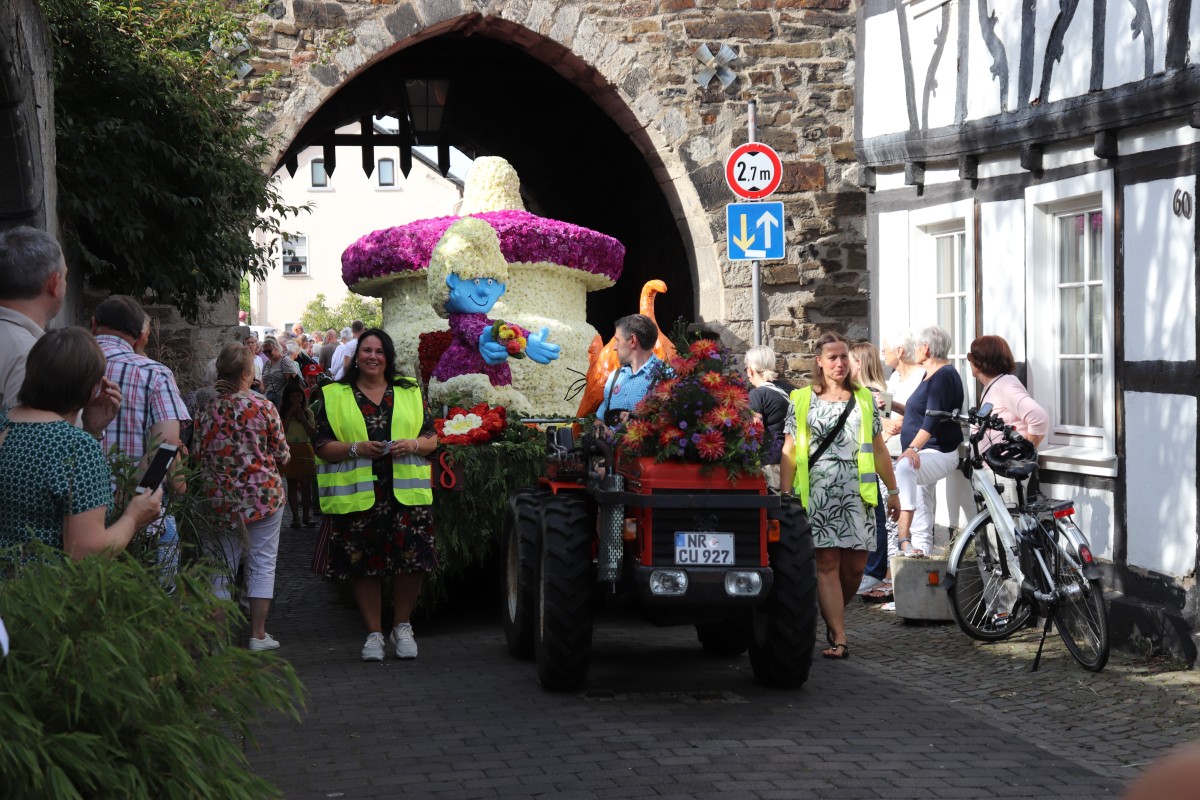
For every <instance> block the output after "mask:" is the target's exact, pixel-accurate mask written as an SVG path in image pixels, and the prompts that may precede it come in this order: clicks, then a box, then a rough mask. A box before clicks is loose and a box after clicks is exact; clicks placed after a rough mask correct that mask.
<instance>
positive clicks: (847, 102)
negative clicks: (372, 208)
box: [244, 0, 866, 368]
mask: <svg viewBox="0 0 1200 800" xmlns="http://www.w3.org/2000/svg"><path fill="white" fill-rule="evenodd" d="M839 4H840V0H825V2H824V3H823V10H821V11H811V10H804V9H802V8H800V7H799V6H803V5H804V4H803V3H801V4H799V6H797V4H796V3H794V2H791V3H789V2H779V3H769V4H767V5H768V6H770V9H769V10H766V11H740V10H739V11H723V10H714V9H699V8H695V6H696V5H698V4H697V3H695V2H693V0H663V1H662V2H649V1H648V0H637V1H636V2H625V3H619V4H618V3H595V2H592V3H586V2H576V1H575V0H562V1H561V2H547V1H544V0H538V1H536V2H531V1H530V0H490V1H488V0H475V2H471V0H408V1H407V2H406V0H371V2H370V3H369V4H368V3H366V2H350V1H349V0H343V2H314V1H313V0H290V1H288V0H278V2H275V3H273V4H272V5H271V7H270V8H269V11H268V14H269V16H268V17H262V18H259V24H257V25H256V26H255V27H254V28H252V30H253V32H254V34H255V35H256V36H258V37H259V40H260V44H261V46H262V53H261V59H259V60H255V61H254V62H252V64H251V65H252V66H253V67H255V69H256V73H257V74H263V73H265V72H268V71H271V70H276V71H278V72H279V73H280V74H281V75H282V76H283V77H282V78H281V79H280V80H279V81H278V82H277V83H276V84H275V85H274V86H272V87H271V88H268V89H266V90H264V91H262V92H261V93H260V92H249V93H247V95H245V97H244V99H245V100H246V102H247V103H248V104H250V105H252V106H257V108H255V109H254V111H253V113H254V114H256V115H257V116H258V117H259V118H260V120H261V121H262V123H263V127H264V129H265V130H266V131H267V132H268V133H269V134H271V135H272V136H273V137H274V138H275V140H276V141H277V142H278V143H279V144H278V150H277V154H276V163H275V164H274V165H270V166H273V167H275V168H278V167H279V166H282V165H284V164H286V163H287V161H288V160H289V157H290V154H291V153H292V152H296V151H298V150H300V149H302V148H304V147H307V146H312V145H314V144H320V143H321V140H322V137H324V136H326V135H328V134H330V133H332V131H334V130H335V129H336V128H337V127H338V126H344V125H345V124H347V123H348V122H353V121H356V120H360V119H361V118H363V117H364V116H368V115H370V114H373V113H389V111H395V110H400V109H402V108H404V107H405V106H404V104H406V103H408V104H411V103H412V102H413V99H412V98H411V97H409V96H408V95H410V94H412V83H413V82H416V81H424V82H426V84H423V85H429V83H428V82H434V81H436V82H444V83H439V84H438V86H439V91H440V94H438V95H437V97H436V98H435V100H434V102H433V103H432V105H433V106H434V107H433V108H431V109H429V110H430V111H431V112H433V113H434V114H435V115H436V117H438V118H439V120H440V122H439V123H438V124H437V125H436V126H435V127H433V128H432V129H431V130H428V131H424V132H421V131H412V132H410V133H411V135H412V141H415V142H416V143H418V144H436V143H439V142H441V143H445V144H449V145H453V146H456V147H459V148H460V149H463V150H464V151H467V152H473V153H475V154H477V155H500V156H503V157H504V158H506V159H508V160H509V161H510V162H511V163H512V164H513V165H514V167H516V169H517V171H518V173H519V174H520V176H521V179H522V185H523V189H524V191H525V193H526V195H527V197H526V200H527V203H528V204H529V206H530V210H531V211H535V212H537V213H539V214H542V215H544V216H549V217H554V218H558V219H563V220H567V221H570V222H574V223H577V224H580V225H584V226H586V227H589V228H593V229H596V230H600V231H603V232H605V233H608V234H610V235H612V236H615V237H617V238H618V239H620V240H621V241H622V242H623V243H624V244H625V245H626V246H627V248H628V255H627V261H626V269H625V274H624V277H623V278H622V280H621V281H620V282H619V283H618V285H617V286H616V287H614V288H613V289H610V290H606V291H603V292H596V293H594V294H593V295H592V296H591V297H589V306H588V316H589V318H590V321H591V322H592V323H593V324H595V325H596V326H597V327H598V328H600V329H601V331H602V332H604V333H606V334H607V333H608V329H607V328H608V326H609V324H610V323H611V320H612V319H613V318H615V317H616V316H620V315H622V314H626V313H631V312H632V311H634V310H636V308H637V294H638V291H639V289H640V287H641V284H642V282H643V281H645V280H647V279H650V278H662V279H664V280H665V281H666V282H667V283H668V284H669V286H670V292H669V293H668V294H667V295H663V296H661V297H660V298H659V299H658V318H659V320H660V322H662V323H663V324H664V326H665V325H666V324H669V322H670V321H671V320H673V319H674V318H675V317H677V316H685V317H688V318H690V319H695V320H699V321H703V322H705V323H706V324H708V325H709V326H710V327H714V328H717V329H719V330H721V331H723V332H724V333H726V334H727V335H728V337H729V338H730V340H731V342H735V341H736V342H740V343H748V342H749V341H750V340H751V338H752V331H751V327H752V326H751V319H752V303H751V293H750V280H749V268H748V265H746V264H745V263H734V264H730V263H728V262H727V261H726V260H725V256H724V249H725V242H724V239H725V230H724V228H725V221H724V204H725V203H727V202H730V201H731V200H733V199H734V198H733V197H732V195H730V193H729V191H728V189H727V188H726V186H725V181H724V176H723V160H724V157H725V155H726V154H727V153H728V152H729V150H731V149H732V147H734V146H736V145H737V144H740V143H742V142H743V141H745V137H746V131H745V113H744V108H745V104H744V98H746V97H749V96H751V92H753V94H754V95H755V96H757V97H758V98H759V107H760V125H762V127H761V128H760V137H759V138H760V139H762V140H764V141H767V142H769V143H771V144H773V145H774V146H775V147H776V148H777V149H778V150H780V152H781V153H783V154H784V161H785V175H784V186H783V187H782V189H781V192H780V194H781V195H782V196H783V197H782V199H784V200H785V201H788V216H789V221H788V222H789V224H788V225H786V226H785V227H786V228H787V229H788V230H787V237H788V242H789V245H792V246H790V247H789V248H788V251H789V253H788V257H787V259H786V261H784V262H776V263H774V264H767V265H765V270H764V291H763V296H764V297H763V318H764V321H765V322H766V324H767V335H768V340H769V341H772V342H773V343H775V345H776V348H777V349H778V350H779V351H780V352H781V354H786V355H788V356H789V366H791V367H792V368H799V367H802V366H803V363H802V361H801V360H800V357H799V354H800V353H801V352H803V351H804V350H805V349H806V347H805V342H806V340H809V339H811V338H815V336H814V333H813V332H814V330H815V329H816V327H817V326H818V325H823V324H828V323H835V324H837V325H838V326H839V327H840V328H842V329H843V330H846V331H847V332H849V333H851V335H865V334H866V328H865V325H866V314H865V311H866V299H865V292H866V281H865V263H864V262H863V259H862V252H863V251H862V245H861V241H862V234H861V229H860V227H859V226H858V225H856V224H853V223H852V222H849V223H847V222H844V221H843V220H844V219H845V216H855V215H858V214H861V208H860V206H861V193H860V192H859V191H858V189H857V187H856V186H853V185H851V183H852V181H851V180H844V179H843V178H842V175H841V173H842V171H843V167H842V165H841V164H843V163H849V162H851V161H853V153H852V151H851V150H850V148H849V138H848V137H849V136H850V135H851V133H852V131H851V115H852V111H851V105H852V94H851V93H850V91H849V86H848V85H847V81H848V77H849V75H850V70H851V69H852V67H851V65H852V31H853V15H852V14H850V13H849V12H848V10H847V9H848V6H849V4H848V2H847V3H845V4H844V5H845V6H846V8H839ZM718 42H728V43H730V44H731V45H732V46H734V48H735V49H736V50H738V52H739V57H740V59H741V61H740V62H739V65H738V66H739V72H740V73H741V77H740V80H739V82H738V83H737V84H735V86H734V88H733V89H732V90H731V92H730V93H728V94H727V93H725V92H723V91H722V90H721V88H720V86H719V84H718V83H717V82H714V83H713V85H712V87H709V88H703V89H702V88H699V87H698V86H697V84H696V83H695V82H694V81H693V75H694V73H695V72H696V71H698V69H699V68H700V66H701V65H700V64H699V63H698V62H697V61H696V60H695V58H694V57H693V55H692V53H693V51H694V50H695V49H696V48H697V47H698V46H699V45H700V44H703V43H707V44H713V43H718ZM406 90H407V91H406ZM739 90H740V91H741V95H740V96H739V94H738V92H739ZM409 107H410V108H411V105H410V106H409ZM410 117H411V118H413V119H415V116H412V115H410ZM344 143H345V142H342V144H344ZM380 144H383V142H381V143H380ZM327 160H328V159H327ZM365 161H366V159H364V162H365ZM839 162H840V163H839ZM340 168H341V169H360V168H361V167H360V166H359V165H358V164H342V165H340ZM827 176H828V183H829V184H832V186H831V187H829V188H827ZM364 233H366V231H364ZM827 276H828V277H829V278H830V279H831V280H829V281H828V284H827V288H825V289H823V290H822V291H821V292H820V294H821V295H822V296H821V297H820V298H818V292H817V291H816V289H817V288H819V286H820V284H821V283H822V282H823V279H824V278H826V277H827ZM860 310H861V314H860V313H859V311H860ZM812 311H815V312H816V313H811V314H810V312H812ZM810 316H811V319H810V318H809V317H810Z"/></svg>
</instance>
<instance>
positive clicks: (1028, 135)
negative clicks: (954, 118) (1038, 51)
mask: <svg viewBox="0 0 1200 800" xmlns="http://www.w3.org/2000/svg"><path fill="white" fill-rule="evenodd" d="M1197 97H1200V65H1192V66H1189V67H1187V68H1185V69H1181V70H1178V71H1176V72H1168V73H1166V74H1162V75H1155V76H1153V77H1151V78H1147V79H1146V80H1142V81H1137V82H1135V83H1131V84H1128V85H1126V86H1118V87H1116V88H1113V89H1109V90H1107V91H1103V92H1089V93H1087V94H1083V95H1078V96H1075V97H1068V98H1064V99H1062V100H1056V101H1054V102H1053V103H1045V104H1038V105H1036V106H1026V107H1024V108H1021V109H1019V110H1016V111H1009V112H1005V113H1003V114H996V115H994V116H991V117H985V118H983V119H976V120H971V121H970V122H966V123H963V124H962V125H946V126H943V127H940V128H930V129H927V130H919V131H901V132H897V133H889V134H884V135H883V136H873V137H871V138H870V139H866V140H857V141H856V142H855V147H854V151H855V155H857V156H858V160H859V162H860V163H862V164H863V165H864V166H868V167H885V166H896V165H899V164H906V163H908V162H912V161H944V160H947V159H956V158H959V157H960V156H970V155H974V156H978V155H983V154H987V153H995V152H999V151H1004V150H1017V149H1019V148H1020V147H1021V146H1023V145H1026V144H1042V145H1045V144H1050V143H1053V142H1064V141H1069V140H1072V139H1079V138H1081V137H1088V136H1095V135H1096V134H1097V133H1100V132H1101V131H1107V130H1121V129H1123V128H1131V127H1137V126H1139V125H1146V124H1151V123H1155V122H1162V121H1164V120H1167V119H1171V118H1172V117H1174V118H1176V119H1191V120H1192V122H1193V125H1195V126H1196V127H1200V125H1198V124H1196V122H1197V113H1198V112H1200V109H1197V107H1196V98H1197Z"/></svg>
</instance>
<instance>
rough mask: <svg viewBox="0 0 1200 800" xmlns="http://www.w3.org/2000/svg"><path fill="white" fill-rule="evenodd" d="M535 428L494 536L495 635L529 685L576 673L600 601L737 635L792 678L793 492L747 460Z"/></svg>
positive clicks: (735, 639)
mask: <svg viewBox="0 0 1200 800" xmlns="http://www.w3.org/2000/svg"><path fill="white" fill-rule="evenodd" d="M546 441H547V445H546V457H547V465H546V474H545V476H544V477H542V478H540V479H539V482H538V485H537V486H530V487H522V488H519V489H517V490H515V491H513V492H512V493H510V495H509V497H508V500H507V507H506V512H505V519H504V524H503V527H502V531H501V542H500V546H501V558H502V572H503V591H502V601H503V602H502V605H503V621H504V633H505V639H506V641H507V644H508V649H509V651H510V652H511V653H512V654H513V655H514V656H516V657H518V658H523V659H534V660H535V661H536V662H537V672H538V679H539V680H540V682H541V684H542V686H543V687H545V688H547V689H552V690H567V689H575V688H578V687H580V686H581V685H582V684H583V683H584V681H585V680H586V678H587V674H588V665H589V661H590V658H591V651H592V627H593V619H594V615H595V613H596V610H597V609H598V608H600V607H601V606H602V605H608V606H614V607H621V608H634V609H636V610H637V611H638V612H639V613H640V615H641V616H642V617H644V618H645V619H646V620H648V621H649V622H651V623H653V624H655V625H659V626H663V625H695V627H696V631H697V635H698V638H699V641H700V645H701V647H702V648H703V650H704V651H705V652H707V653H710V654H714V655H721V656H737V655H741V654H742V653H745V652H746V651H747V649H748V650H749V651H750V663H751V666H752V667H753V671H754V678H755V680H756V681H757V682H759V683H761V684H764V685H767V686H773V687H780V688H790V687H797V686H800V685H801V684H803V683H804V681H805V679H807V677H808V672H809V668H810V667H811V666H812V653H813V648H814V645H815V640H816V627H817V602H816V597H817V582H816V571H815V561H814V550H813V540H812V535H811V530H810V528H809V524H808V518H807V515H806V514H805V512H804V508H803V506H802V505H801V504H800V503H799V501H797V500H795V499H793V498H790V497H781V496H779V495H777V494H773V493H769V492H768V489H767V486H766V483H765V481H764V480H763V479H762V477H761V476H760V475H758V474H755V475H754V476H753V477H749V476H740V477H737V478H736V479H735V480H730V479H729V478H728V476H727V475H726V474H725V473H724V471H723V470H719V471H717V472H719V473H720V474H712V473H711V472H710V474H707V475H706V474H703V472H702V469H701V465H699V464H692V463H682V462H663V463H655V461H654V459H652V458H622V457H620V454H619V453H615V452H614V450H613V448H612V446H611V445H610V444H608V443H607V442H606V441H605V440H604V438H603V437H600V436H597V435H596V434H595V433H593V432H591V431H588V432H586V433H584V434H583V435H582V436H581V437H579V438H578V440H577V439H576V437H575V435H574V433H573V430H572V428H571V427H569V426H550V427H547V428H546Z"/></svg>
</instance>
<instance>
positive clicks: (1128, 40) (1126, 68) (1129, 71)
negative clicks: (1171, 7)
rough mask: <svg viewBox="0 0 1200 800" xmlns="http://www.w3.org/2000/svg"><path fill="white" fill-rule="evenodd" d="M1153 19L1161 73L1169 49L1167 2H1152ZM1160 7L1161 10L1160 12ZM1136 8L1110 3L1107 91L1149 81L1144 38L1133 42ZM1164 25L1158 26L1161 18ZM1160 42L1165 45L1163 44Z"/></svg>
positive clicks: (1162, 0)
mask: <svg viewBox="0 0 1200 800" xmlns="http://www.w3.org/2000/svg"><path fill="white" fill-rule="evenodd" d="M1149 6H1150V9H1151V11H1150V16H1151V18H1152V19H1153V20H1154V34H1155V39H1154V49H1155V51H1156V52H1155V63H1156V64H1158V66H1156V67H1155V69H1159V70H1161V69H1162V66H1161V63H1162V60H1163V56H1162V55H1161V53H1162V50H1163V48H1164V47H1165V46H1166V22H1165V19H1166V13H1167V12H1166V7H1167V0H1150V2H1149ZM1160 6H1161V8H1159V7H1160ZM1133 15H1134V8H1133V4H1132V3H1129V2H1121V3H1109V4H1108V5H1107V17H1106V18H1105V32H1104V88H1105V89H1110V88H1112V87H1113V86H1121V85H1123V84H1126V83H1131V82H1133V81H1140V80H1142V79H1143V78H1145V77H1146V73H1145V63H1144V61H1145V42H1144V41H1143V40H1142V37H1141V36H1138V38H1136V39H1134V38H1133V33H1132V27H1131V26H1132V25H1133ZM1160 16H1161V17H1162V18H1163V19H1164V22H1163V23H1162V24H1159V22H1158V18H1159V17H1160ZM1160 39H1161V40H1162V41H1160Z"/></svg>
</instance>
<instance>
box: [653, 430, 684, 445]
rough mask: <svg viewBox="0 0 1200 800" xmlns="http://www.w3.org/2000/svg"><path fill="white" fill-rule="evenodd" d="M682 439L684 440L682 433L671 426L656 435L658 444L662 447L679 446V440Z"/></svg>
mask: <svg viewBox="0 0 1200 800" xmlns="http://www.w3.org/2000/svg"><path fill="white" fill-rule="evenodd" d="M682 438H685V437H684V433H683V431H681V430H679V428H676V427H675V426H674V425H671V426H669V427H667V428H664V429H663V432H662V433H660V434H659V435H658V443H659V444H661V445H662V446H663V447H667V446H668V445H672V444H679V440H680V439H682Z"/></svg>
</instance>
